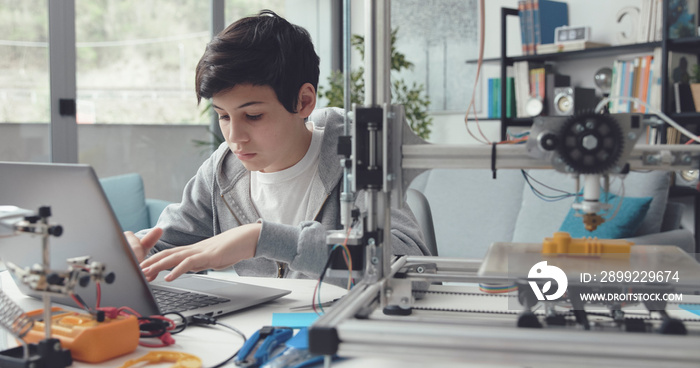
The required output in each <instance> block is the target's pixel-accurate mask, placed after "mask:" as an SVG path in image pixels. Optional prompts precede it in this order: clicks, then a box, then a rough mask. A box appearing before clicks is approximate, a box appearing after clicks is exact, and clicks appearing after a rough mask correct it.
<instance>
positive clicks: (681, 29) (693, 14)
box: [667, 0, 698, 38]
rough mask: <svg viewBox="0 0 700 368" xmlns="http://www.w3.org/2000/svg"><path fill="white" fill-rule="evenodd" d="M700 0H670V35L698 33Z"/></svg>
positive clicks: (675, 36) (678, 36)
mask: <svg viewBox="0 0 700 368" xmlns="http://www.w3.org/2000/svg"><path fill="white" fill-rule="evenodd" d="M697 13H698V0H669V2H668V12H667V21H668V25H669V26H668V37H669V38H682V37H694V36H696V35H697V34H698V31H697V29H698V19H697Z"/></svg>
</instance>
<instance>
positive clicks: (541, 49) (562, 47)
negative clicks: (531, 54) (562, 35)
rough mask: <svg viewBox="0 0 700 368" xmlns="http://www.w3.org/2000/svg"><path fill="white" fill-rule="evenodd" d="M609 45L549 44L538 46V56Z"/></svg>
mask: <svg viewBox="0 0 700 368" xmlns="http://www.w3.org/2000/svg"><path fill="white" fill-rule="evenodd" d="M608 46H610V44H609V43H602V42H593V41H569V42H562V43H549V44H544V45H537V53H538V54H552V53H555V52H565V51H577V50H586V49H592V48H596V47H608Z"/></svg>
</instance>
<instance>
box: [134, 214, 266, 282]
mask: <svg viewBox="0 0 700 368" xmlns="http://www.w3.org/2000/svg"><path fill="white" fill-rule="evenodd" d="M261 228H262V224H257V223H256V224H247V225H242V226H238V227H235V228H233V229H231V230H228V231H225V232H223V233H221V234H219V235H217V236H214V237H211V238H209V239H206V240H202V241H201V242H199V243H195V244H191V245H186V246H181V247H175V248H171V249H167V250H164V251H160V252H158V253H156V254H154V255H152V256H151V257H149V258H148V259H146V260H145V261H143V262H141V269H142V271H143V273H144V275H146V279H148V280H149V281H152V280H154V279H155V278H156V276H158V272H160V271H163V270H167V269H170V268H172V271H170V273H169V274H168V275H167V276H165V281H173V280H175V279H176V278H178V277H180V275H182V274H184V273H185V272H190V271H193V272H197V271H203V270H208V269H212V268H213V269H222V268H226V267H229V266H232V265H234V264H236V263H238V262H240V261H242V260H244V259H248V258H252V257H253V256H254V255H255V248H256V247H257V244H258V237H259V236H260V229H261Z"/></svg>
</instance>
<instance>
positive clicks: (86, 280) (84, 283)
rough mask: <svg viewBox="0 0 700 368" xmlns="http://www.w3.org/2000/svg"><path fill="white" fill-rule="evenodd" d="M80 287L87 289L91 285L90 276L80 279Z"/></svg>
mask: <svg viewBox="0 0 700 368" xmlns="http://www.w3.org/2000/svg"><path fill="white" fill-rule="evenodd" d="M78 283H79V284H80V286H82V287H86V286H88V284H89V283H90V276H83V277H81V278H80V281H78Z"/></svg>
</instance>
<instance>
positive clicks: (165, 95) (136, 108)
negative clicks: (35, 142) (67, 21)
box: [75, 0, 210, 124]
mask: <svg viewBox="0 0 700 368" xmlns="http://www.w3.org/2000/svg"><path fill="white" fill-rule="evenodd" d="M75 8H76V9H75V13H76V25H75V33H76V48H77V49H76V55H77V56H76V58H77V60H76V64H77V65H76V67H77V86H78V91H77V92H78V101H77V104H78V116H77V119H78V123H83V124H93V123H111V124H197V123H202V122H205V123H206V122H207V120H206V119H202V118H201V117H200V114H199V109H198V107H197V101H196V99H195V95H194V68H195V65H196V63H197V61H198V60H199V57H200V56H201V53H202V50H204V46H205V45H206V43H207V42H208V40H209V39H210V36H209V2H208V1H197V0H190V1H178V2H173V1H166V0H161V1H119V2H114V1H100V2H96V1H93V0H77V1H76V2H75Z"/></svg>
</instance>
